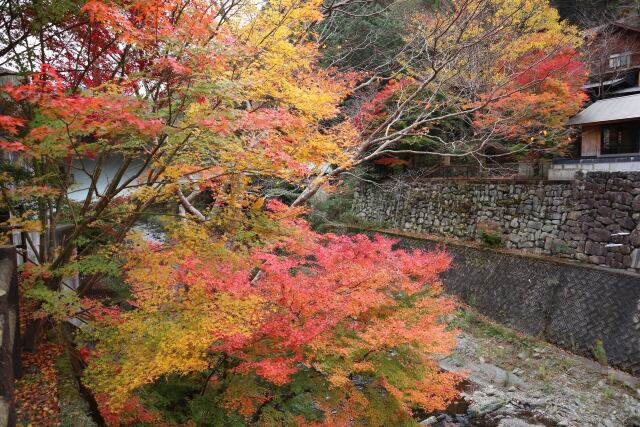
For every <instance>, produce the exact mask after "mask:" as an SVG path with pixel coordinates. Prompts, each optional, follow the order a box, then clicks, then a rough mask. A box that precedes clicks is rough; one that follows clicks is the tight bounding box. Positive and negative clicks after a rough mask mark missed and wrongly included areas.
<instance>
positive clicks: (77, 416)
mask: <svg viewBox="0 0 640 427" xmlns="http://www.w3.org/2000/svg"><path fill="white" fill-rule="evenodd" d="M56 370H57V371H58V398H59V402H60V427H96V424H95V422H94V421H93V420H92V419H91V416H90V409H89V406H88V405H87V402H86V401H85V400H84V399H83V397H82V396H81V395H80V392H79V391H78V386H77V382H76V380H75V378H74V376H73V368H72V367H71V359H69V355H68V354H67V353H66V352H65V353H63V354H62V355H61V356H59V357H58V358H57V359H56Z"/></svg>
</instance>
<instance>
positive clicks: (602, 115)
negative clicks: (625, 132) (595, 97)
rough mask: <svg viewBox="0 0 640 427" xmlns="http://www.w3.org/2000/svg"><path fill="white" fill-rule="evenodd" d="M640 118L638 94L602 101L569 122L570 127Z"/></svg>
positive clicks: (639, 97) (639, 98) (639, 96)
mask: <svg viewBox="0 0 640 427" xmlns="http://www.w3.org/2000/svg"><path fill="white" fill-rule="evenodd" d="M638 118H640V94H639V95H629V96H621V97H618V98H610V99H603V100H601V101H597V102H595V103H593V104H591V106H590V107H588V108H586V109H585V110H582V111H581V112H580V113H578V114H577V115H575V116H574V117H573V118H571V120H569V124H570V125H586V124H591V123H605V122H616V121H621V120H631V119H638Z"/></svg>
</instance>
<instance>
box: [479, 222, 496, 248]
mask: <svg viewBox="0 0 640 427" xmlns="http://www.w3.org/2000/svg"><path fill="white" fill-rule="evenodd" d="M477 230H478V236H479V237H480V240H481V241H482V243H483V244H484V245H486V246H488V247H490V248H495V247H498V246H500V245H501V244H502V230H501V229H500V226H498V225H497V224H495V223H491V222H481V223H479V224H478V226H477Z"/></svg>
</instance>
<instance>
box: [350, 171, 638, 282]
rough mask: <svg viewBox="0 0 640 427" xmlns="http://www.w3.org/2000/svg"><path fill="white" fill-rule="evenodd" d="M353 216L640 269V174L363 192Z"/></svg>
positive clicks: (428, 184) (392, 186)
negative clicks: (488, 235)
mask: <svg viewBox="0 0 640 427" xmlns="http://www.w3.org/2000/svg"><path fill="white" fill-rule="evenodd" d="M353 212H354V213H355V214H356V215H357V216H358V217H360V218H362V219H363V220H366V221H368V222H372V223H377V224H382V225H385V226H387V227H390V228H395V229H400V230H406V231H416V232H422V233H429V234H435V235H442V236H449V237H455V238H458V239H462V240H465V239H477V238H478V237H479V228H478V225H479V224H483V223H484V224H487V225H489V226H494V227H496V228H497V229H499V231H500V233H501V234H502V245H503V246H505V247H507V248H512V249H519V250H523V251H527V252H532V253H536V254H545V255H553V256H557V257H562V258H569V259H576V260H579V261H582V262H585V263H590V264H596V265H604V266H608V267H612V268H616V269H627V270H630V271H634V272H639V271H640V172H629V173H598V172H597V173H590V174H588V175H587V176H586V177H583V178H582V179H579V180H577V181H572V182H551V181H542V182H531V181H520V182H518V181H514V182H495V181H447V180H440V181H424V182H415V183H398V182H394V183H382V184H379V185H373V184H367V185H364V186H362V187H360V188H359V189H358V190H357V191H356V193H355V195H354V202H353Z"/></svg>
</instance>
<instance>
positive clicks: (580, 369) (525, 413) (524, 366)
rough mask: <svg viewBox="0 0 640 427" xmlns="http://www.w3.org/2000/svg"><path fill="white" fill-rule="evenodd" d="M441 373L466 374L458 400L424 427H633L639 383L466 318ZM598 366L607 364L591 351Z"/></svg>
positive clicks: (639, 412) (637, 420)
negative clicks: (597, 359) (453, 349)
mask: <svg viewBox="0 0 640 427" xmlns="http://www.w3.org/2000/svg"><path fill="white" fill-rule="evenodd" d="M454 323H455V324H456V326H458V327H459V328H460V329H461V330H462V331H463V334H462V335H461V337H460V339H459V346H458V349H457V350H456V352H455V353H454V354H453V355H451V356H450V357H447V358H445V359H443V360H442V361H441V365H442V367H443V368H444V369H447V370H453V371H466V372H467V373H468V378H469V381H468V384H467V385H466V386H465V392H464V393H463V397H464V400H465V402H458V404H456V405H454V406H453V407H452V408H450V410H449V411H448V412H447V413H441V414H434V415H433V416H431V417H429V418H428V419H426V420H425V421H424V422H423V425H433V426H444V425H456V424H457V425H460V426H501V427H509V426H511V427H519V426H520V427H524V426H532V425H533V426H536V425H538V426H603V427H622V426H629V427H636V426H637V427H640V379H639V378H636V377H633V376H631V375H628V374H626V373H624V372H620V371H618V370H615V369H612V368H608V367H605V366H602V365H600V364H599V363H596V362H594V361H591V360H589V359H586V358H583V357H579V356H576V355H573V354H571V353H568V352H566V351H564V350H561V349H559V348H558V347H554V346H552V345H550V344H548V343H545V342H543V341H541V340H537V339H534V338H531V337H527V336H525V335H522V334H519V333H517V332H514V331H513V330H511V329H507V328H504V327H502V326H499V325H497V324H494V323H491V322H489V321H487V320H486V319H484V318H482V317H480V316H479V315H477V314H476V313H474V312H473V311H470V310H467V311H464V312H461V313H460V315H459V316H458V317H457V318H456V319H455V321H454ZM596 353H598V356H599V358H600V360H603V361H604V359H605V358H606V355H605V354H604V352H602V351H601V352H598V350H596Z"/></svg>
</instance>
